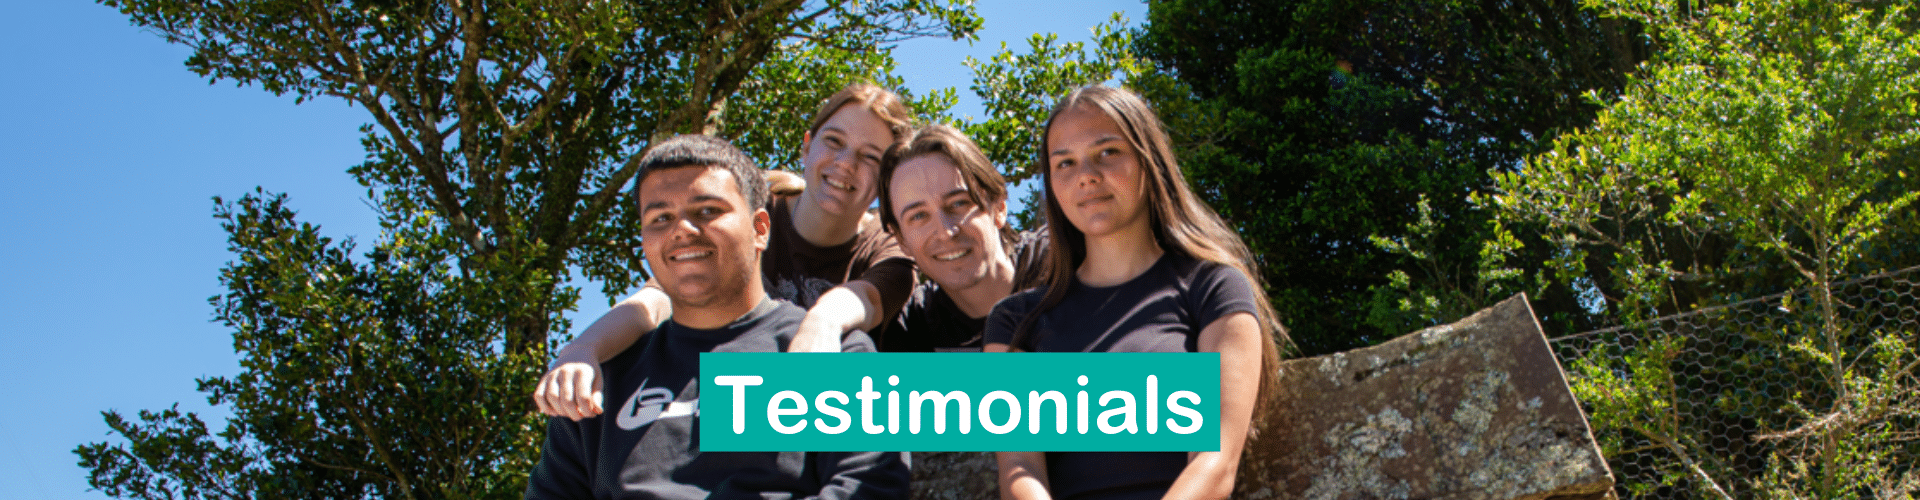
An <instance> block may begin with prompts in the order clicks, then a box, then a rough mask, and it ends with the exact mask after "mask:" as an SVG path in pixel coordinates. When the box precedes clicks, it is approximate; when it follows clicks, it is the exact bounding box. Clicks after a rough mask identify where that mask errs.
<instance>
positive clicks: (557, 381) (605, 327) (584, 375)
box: [533, 286, 673, 420]
mask: <svg viewBox="0 0 1920 500" xmlns="http://www.w3.org/2000/svg"><path fill="white" fill-rule="evenodd" d="M672 315H673V302H672V301H670V300H668V299H667V294H666V293H664V292H661V291H660V289H659V288H656V287H652V286H643V287H641V288H640V291H639V292H635V293H634V294H633V296H631V297H627V298H626V299H625V300H621V301H620V303H618V304H614V306H613V309H610V310H608V311H607V313H606V314H603V315H601V316H600V319H597V320H594V321H593V324H591V325H587V329H586V331H583V332H580V336H579V337H577V338H574V339H573V342H569V343H567V345H566V346H564V347H561V348H560V353H559V355H558V356H555V358H554V360H553V369H551V370H547V373H546V374H545V375H542V376H541V377H540V383H539V385H537V386H535V389H534V393H533V402H534V405H535V406H538V407H539V408H540V413H544V414H547V415H550V416H555V417H566V418H570V419H573V420H580V419H583V418H589V417H593V416H596V415H599V414H600V412H601V411H602V408H601V399H602V398H601V396H600V387H601V385H602V382H603V381H602V380H601V376H600V363H603V362H606V361H607V360H609V359H613V357H614V356H617V355H619V354H620V353H621V352H622V351H625V350H627V348H628V347H632V346H633V344H634V342H638V341H639V340H640V337H641V336H643V335H646V333H647V332H649V331H653V329H654V328H658V327H659V326H660V323H663V322H665V321H666V318H668V317H671V316H672Z"/></svg>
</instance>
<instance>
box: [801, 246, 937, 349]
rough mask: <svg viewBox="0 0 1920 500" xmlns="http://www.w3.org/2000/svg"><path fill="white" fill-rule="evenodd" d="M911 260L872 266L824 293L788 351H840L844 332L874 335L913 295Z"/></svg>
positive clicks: (892, 260) (808, 313) (881, 262)
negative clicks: (855, 331) (871, 333)
mask: <svg viewBox="0 0 1920 500" xmlns="http://www.w3.org/2000/svg"><path fill="white" fill-rule="evenodd" d="M913 286H914V276H913V260H911V259H908V258H906V257H892V258H887V259H885V260H882V261H880V262H879V263H877V264H874V266H873V267H870V268H868V269H867V270H866V272H863V273H861V274H860V277H859V278H857V279H854V280H852V281H848V282H846V283H843V284H841V285H840V286H836V287H833V289H831V290H827V293H823V294H820V299H819V300H816V301H814V302H813V307H812V308H810V309H807V318H806V319H804V320H801V321H800V331H799V332H798V333H795V334H794V336H793V343H792V344H790V345H789V347H788V349H787V350H788V351H789V352H839V349H840V338H841V336H843V335H846V333H847V332H851V331H854V330H860V331H863V332H875V331H878V329H879V328H880V327H881V325H884V324H886V322H888V321H892V320H893V317H894V316H895V315H898V314H899V313H900V308H901V307H904V306H905V305H906V304H907V296H908V295H912V294H913Z"/></svg>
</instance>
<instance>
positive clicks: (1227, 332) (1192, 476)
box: [1163, 312, 1264, 499]
mask: <svg viewBox="0 0 1920 500" xmlns="http://www.w3.org/2000/svg"><path fill="white" fill-rule="evenodd" d="M1263 341H1264V340H1262V338H1261V335H1260V323H1259V322H1258V321H1256V320H1255V319H1254V317H1253V314H1252V313H1247V312H1236V313H1233V314H1228V315H1226V316H1224V317H1221V318H1220V319H1216V320H1213V323H1210V324H1208V325H1207V327H1206V328H1205V329H1203V330H1201V331H1200V351H1201V352H1217V353H1220V451H1204V452H1196V453H1190V454H1188V456H1187V457H1188V458H1187V468H1186V469H1183V470H1181V471H1180V477H1179V478H1177V479H1175V480H1174V482H1173V487H1172V488H1170V489H1169V490H1168V491H1167V495H1166V496H1165V497H1163V498H1169V499H1172V498H1227V496H1228V495H1231V494H1233V480H1234V475H1235V474H1237V473H1238V469H1239V468H1240V454H1241V452H1242V451H1244V450H1245V449H1246V445H1247V430H1248V428H1249V427H1251V426H1252V425H1253V409H1254V408H1255V407H1257V405H1256V404H1255V403H1256V402H1257V400H1258V399H1259V397H1260V375H1261V373H1260V370H1261V368H1260V351H1261V347H1262V346H1261V345H1260V342H1263Z"/></svg>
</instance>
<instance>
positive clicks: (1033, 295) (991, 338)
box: [980, 288, 1040, 350]
mask: <svg viewBox="0 0 1920 500" xmlns="http://www.w3.org/2000/svg"><path fill="white" fill-rule="evenodd" d="M1039 290H1040V289H1038V288H1036V289H1033V290H1028V291H1025V292H1021V293H1016V294H1013V295H1009V296H1007V298H1005V299H1001V300H1000V302H999V303H997V304H994V305H993V312H991V313H988V314H987V329H986V331H983V332H981V334H980V345H981V346H985V345H987V344H1007V345H1008V346H1009V347H1013V348H1015V349H1022V350H1024V349H1026V348H1025V347H1022V346H1016V345H1013V334H1014V331H1016V330H1019V329H1020V322H1021V321H1023V320H1025V319H1026V317H1027V312H1028V311H1031V310H1032V309H1033V305H1034V302H1035V301H1036V300H1038V298H1039V297H1040V295H1039V293H1038V291H1039Z"/></svg>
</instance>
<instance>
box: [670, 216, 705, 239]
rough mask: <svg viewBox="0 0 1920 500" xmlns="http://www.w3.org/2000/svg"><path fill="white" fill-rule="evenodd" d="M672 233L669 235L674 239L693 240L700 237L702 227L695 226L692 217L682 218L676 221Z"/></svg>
mask: <svg viewBox="0 0 1920 500" xmlns="http://www.w3.org/2000/svg"><path fill="white" fill-rule="evenodd" d="M670 231H671V232H669V233H668V234H669V235H671V237H672V238H674V239H681V238H692V237H695V236H699V235H700V226H698V225H695V224H694V223H693V218H691V217H681V218H680V220H678V221H674V223H673V228H672V229H671V230H670Z"/></svg>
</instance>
